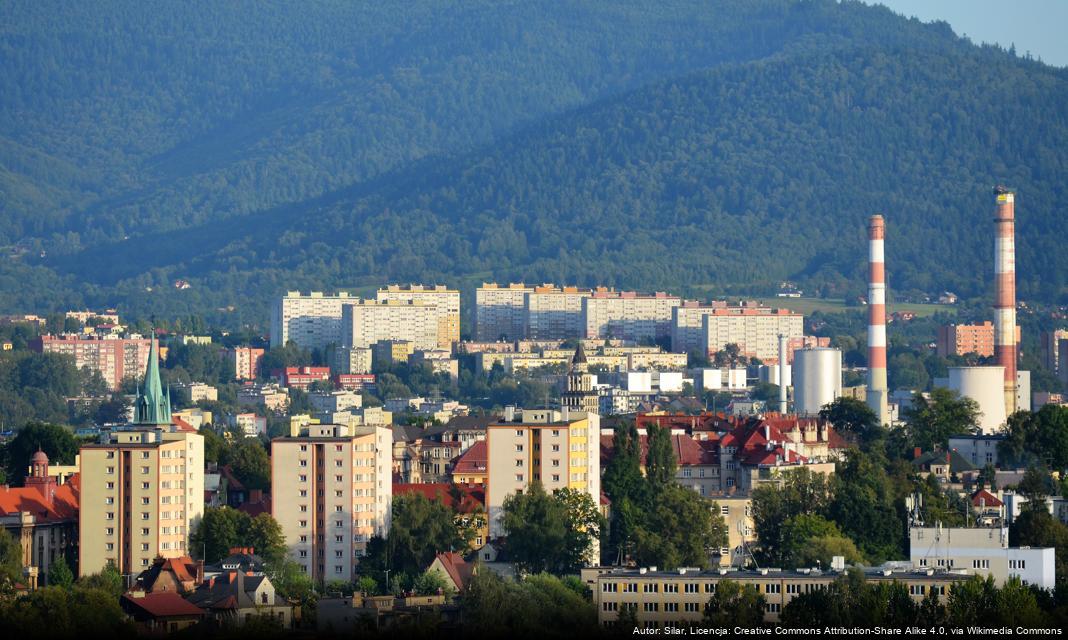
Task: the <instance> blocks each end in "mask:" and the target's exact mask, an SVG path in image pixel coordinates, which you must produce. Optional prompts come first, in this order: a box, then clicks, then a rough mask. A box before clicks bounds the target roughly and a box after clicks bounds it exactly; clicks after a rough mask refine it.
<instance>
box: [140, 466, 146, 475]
mask: <svg viewBox="0 0 1068 640" xmlns="http://www.w3.org/2000/svg"><path fill="white" fill-rule="evenodd" d="M141 475H143V476H147V475H148V467H141Z"/></svg>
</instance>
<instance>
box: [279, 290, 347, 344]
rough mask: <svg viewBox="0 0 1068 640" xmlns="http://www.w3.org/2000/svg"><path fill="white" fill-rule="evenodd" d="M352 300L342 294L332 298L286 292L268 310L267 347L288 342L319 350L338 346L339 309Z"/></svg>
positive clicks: (315, 292)
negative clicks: (333, 345)
mask: <svg viewBox="0 0 1068 640" xmlns="http://www.w3.org/2000/svg"><path fill="white" fill-rule="evenodd" d="M355 300H357V298H354V297H351V296H349V294H347V293H345V292H344V291H342V292H340V293H337V294H335V295H328V294H324V293H323V292H321V291H312V292H311V293H308V294H307V295H304V294H302V293H301V292H299V291H289V292H287V293H286V294H285V295H284V296H282V297H281V298H279V300H278V302H277V303H276V304H275V305H274V308H273V309H272V310H271V346H272V347H280V346H284V345H285V344H286V343H288V342H290V341H292V342H294V343H295V344H297V345H299V346H301V347H304V348H305V349H323V348H325V347H326V346H327V345H330V344H341V338H342V330H341V311H342V307H344V306H345V305H346V304H350V303H352V302H353V301H355Z"/></svg>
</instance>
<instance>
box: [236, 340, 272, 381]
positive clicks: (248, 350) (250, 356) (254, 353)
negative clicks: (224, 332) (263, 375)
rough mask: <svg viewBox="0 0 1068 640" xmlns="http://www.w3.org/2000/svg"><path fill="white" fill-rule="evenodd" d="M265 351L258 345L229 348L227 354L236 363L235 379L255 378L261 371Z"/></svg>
mask: <svg viewBox="0 0 1068 640" xmlns="http://www.w3.org/2000/svg"><path fill="white" fill-rule="evenodd" d="M263 353H264V350H263V349H259V348H256V347H234V348H233V349H231V350H229V351H228V352H227V355H228V357H229V358H230V360H231V362H233V363H234V379H235V380H255V379H256V378H257V377H258V376H259V373H260V360H261V359H262V358H263Z"/></svg>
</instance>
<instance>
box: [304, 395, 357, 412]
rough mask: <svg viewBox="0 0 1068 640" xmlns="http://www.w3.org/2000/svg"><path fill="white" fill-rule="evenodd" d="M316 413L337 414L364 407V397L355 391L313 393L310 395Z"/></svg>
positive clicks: (309, 400) (309, 398) (310, 401)
mask: <svg viewBox="0 0 1068 640" xmlns="http://www.w3.org/2000/svg"><path fill="white" fill-rule="evenodd" d="M308 402H309V403H311V407H312V410H313V411H314V412H315V413H327V412H329V413H336V412H338V411H347V410H349V409H359V408H360V407H362V406H363V396H361V395H360V394H358V393H356V392H355V391H312V392H310V393H309V394H308Z"/></svg>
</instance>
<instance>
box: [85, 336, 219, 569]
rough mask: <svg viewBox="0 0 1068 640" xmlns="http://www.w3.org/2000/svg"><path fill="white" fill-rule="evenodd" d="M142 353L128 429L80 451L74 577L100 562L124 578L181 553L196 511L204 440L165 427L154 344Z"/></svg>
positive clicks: (167, 415)
mask: <svg viewBox="0 0 1068 640" xmlns="http://www.w3.org/2000/svg"><path fill="white" fill-rule="evenodd" d="M150 352H151V353H150V355H149V359H148V360H149V362H148V369H147V373H146V374H145V380H144V384H143V386H142V392H141V394H140V395H139V396H138V398H137V401H136V402H135V404H134V422H133V424H132V425H131V426H132V428H131V429H130V430H118V431H112V432H110V433H107V434H105V435H104V436H102V437H101V440H100V442H99V443H97V444H88V445H84V446H83V447H82V448H81V454H80V464H81V468H80V473H81V512H80V514H79V566H78V575H80V576H85V575H90V574H93V573H97V572H99V571H101V570H102V569H104V567H106V566H107V565H108V563H111V564H114V565H115V567H117V568H118V569H119V571H120V572H121V573H123V574H124V575H132V574H137V573H139V572H141V571H143V570H145V569H147V568H148V567H149V566H150V565H151V564H152V561H153V560H154V559H155V558H157V557H163V558H175V557H179V556H183V555H188V554H189V548H188V547H189V535H190V533H192V531H193V529H194V528H195V527H196V526H197V523H198V522H199V521H200V518H201V517H202V516H203V513H204V438H203V436H201V435H200V434H198V433H196V432H193V431H183V430H179V429H178V428H177V427H175V426H172V424H171V420H172V419H171V407H170V398H169V397H168V396H167V395H165V394H164V393H163V386H162V384H161V383H160V378H159V365H158V358H157V349H156V343H155V340H153V341H152V343H151V346H150Z"/></svg>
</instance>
